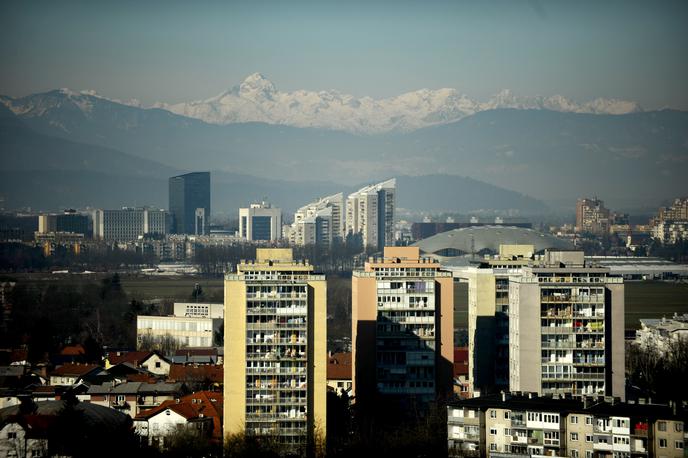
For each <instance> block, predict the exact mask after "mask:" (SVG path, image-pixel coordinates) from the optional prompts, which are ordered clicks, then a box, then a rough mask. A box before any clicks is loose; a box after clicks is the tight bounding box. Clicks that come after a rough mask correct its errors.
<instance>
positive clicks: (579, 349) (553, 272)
mask: <svg viewBox="0 0 688 458" xmlns="http://www.w3.org/2000/svg"><path fill="white" fill-rule="evenodd" d="M624 355H625V350H624V285H623V278H621V277H614V276H611V275H610V273H609V269H608V268H602V267H596V266H589V265H585V264H584V260H583V253H582V252H548V253H547V254H546V256H545V263H544V265H540V266H537V267H524V268H523V273H522V275H521V276H520V277H511V278H510V281H509V369H510V371H509V372H510V376H509V387H510V390H511V391H529V392H534V393H538V394H540V395H543V394H544V395H548V394H552V395H573V396H585V395H588V396H589V395H607V396H617V397H620V398H624V397H625V386H624V385H625V376H624V364H625V361H624Z"/></svg>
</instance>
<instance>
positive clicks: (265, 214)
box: [239, 202, 282, 241]
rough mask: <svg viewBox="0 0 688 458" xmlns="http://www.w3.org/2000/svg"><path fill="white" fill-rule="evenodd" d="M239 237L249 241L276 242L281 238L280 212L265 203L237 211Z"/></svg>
mask: <svg viewBox="0 0 688 458" xmlns="http://www.w3.org/2000/svg"><path fill="white" fill-rule="evenodd" d="M239 236H240V237H241V238H242V239H244V240H250V241H276V240H279V239H281V238H282V210H281V209H279V208H276V207H273V206H271V205H270V204H269V203H267V202H261V203H257V204H251V205H250V206H249V207H248V208H240V209H239Z"/></svg>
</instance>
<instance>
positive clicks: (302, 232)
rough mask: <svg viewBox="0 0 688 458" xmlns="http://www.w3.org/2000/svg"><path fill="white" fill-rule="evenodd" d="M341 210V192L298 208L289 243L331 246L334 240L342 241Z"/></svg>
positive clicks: (342, 205) (342, 202)
mask: <svg viewBox="0 0 688 458" xmlns="http://www.w3.org/2000/svg"><path fill="white" fill-rule="evenodd" d="M343 208H344V195H343V194H342V193H341V192H340V193H338V194H334V195H332V196H327V197H322V198H320V199H318V200H316V201H315V202H311V203H309V204H307V205H304V206H303V207H301V208H299V209H298V210H297V211H296V213H294V222H293V223H292V225H291V228H290V231H289V242H290V243H292V244H294V245H311V244H317V245H331V244H332V242H333V241H334V240H335V239H343V238H344V235H345V233H344V225H343V222H342V213H343Z"/></svg>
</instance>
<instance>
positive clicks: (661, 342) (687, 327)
mask: <svg viewBox="0 0 688 458" xmlns="http://www.w3.org/2000/svg"><path fill="white" fill-rule="evenodd" d="M679 339H683V340H688V314H685V313H684V314H683V315H678V314H674V316H673V317H672V318H660V319H649V318H643V319H641V320H640V329H638V330H637V331H636V332H635V343H636V344H637V345H640V346H641V347H643V348H646V349H651V350H652V349H656V350H658V351H659V352H660V353H664V352H666V351H667V350H669V349H670V347H671V344H672V342H676V341H678V340H679Z"/></svg>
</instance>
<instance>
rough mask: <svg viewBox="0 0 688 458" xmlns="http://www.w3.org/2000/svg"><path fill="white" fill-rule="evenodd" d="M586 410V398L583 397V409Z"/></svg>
mask: <svg viewBox="0 0 688 458" xmlns="http://www.w3.org/2000/svg"><path fill="white" fill-rule="evenodd" d="M587 408H588V397H587V396H583V409H587Z"/></svg>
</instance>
